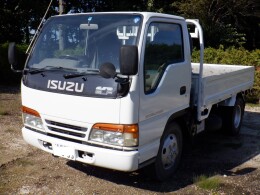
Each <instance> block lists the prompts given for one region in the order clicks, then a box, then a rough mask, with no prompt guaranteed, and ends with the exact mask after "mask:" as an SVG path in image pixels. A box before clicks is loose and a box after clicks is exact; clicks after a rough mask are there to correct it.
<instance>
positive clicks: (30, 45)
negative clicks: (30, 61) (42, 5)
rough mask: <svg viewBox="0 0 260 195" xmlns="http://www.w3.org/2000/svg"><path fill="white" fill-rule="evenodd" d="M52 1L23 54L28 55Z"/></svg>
mask: <svg viewBox="0 0 260 195" xmlns="http://www.w3.org/2000/svg"><path fill="white" fill-rule="evenodd" d="M52 1H53V0H51V1H50V3H49V5H48V7H47V10H46V12H45V14H44V16H43V18H42V20H41V22H40V24H39V26H38V28H37V30H36V32H35V34H34V36H33V38H32V40H31V43H30V44H29V46H28V48H27V50H26V52H25V54H28V52H29V50H30V48H31V47H32V44H33V42H34V40H35V38H36V36H37V34H38V33H39V31H40V28H41V25H42V23H43V21H44V20H45V17H46V15H47V13H48V11H49V9H50V7H51V4H52Z"/></svg>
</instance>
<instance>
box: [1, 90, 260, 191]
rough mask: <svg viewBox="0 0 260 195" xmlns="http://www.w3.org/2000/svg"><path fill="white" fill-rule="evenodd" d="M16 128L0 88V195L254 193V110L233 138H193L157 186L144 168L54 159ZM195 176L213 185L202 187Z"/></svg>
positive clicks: (15, 101)
mask: <svg viewBox="0 0 260 195" xmlns="http://www.w3.org/2000/svg"><path fill="white" fill-rule="evenodd" d="M21 127H22V121H21V113H20V94H19V89H18V88H15V89H13V88H3V87H2V88H1V87H0V194H93V195H99V194H221V195H222V194H223V195H224V194H260V107H253V108H252V107H247V108H246V112H245V116H244V121H243V127H242V130H241V135H240V136H238V137H227V136H225V135H222V134H220V133H204V134H202V135H200V136H198V137H197V139H196V140H195V141H194V143H193V145H192V147H190V149H189V150H187V151H185V153H184V155H183V159H182V162H181V166H180V168H179V170H178V171H177V173H176V174H175V175H174V176H173V177H172V178H171V179H169V180H168V181H166V182H162V183H159V182H157V181H154V180H153V179H152V178H151V177H150V176H149V168H145V169H143V170H140V171H137V172H133V173H123V172H118V171H113V170H107V169H103V168H98V167H92V166H89V165H84V164H81V163H78V162H74V161H68V160H65V159H62V158H55V157H53V156H52V155H50V154H48V153H45V152H43V151H40V150H38V149H36V148H33V147H31V146H29V145H28V144H26V143H25V142H24V141H23V139H22V135H21ZM199 175H205V176H207V177H209V178H218V181H219V186H218V187H217V188H215V189H208V190H206V189H202V188H201V187H199V186H198V185H197V183H195V182H194V178H195V177H196V176H199Z"/></svg>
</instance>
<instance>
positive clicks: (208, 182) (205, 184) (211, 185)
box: [193, 175, 222, 190]
mask: <svg viewBox="0 0 260 195" xmlns="http://www.w3.org/2000/svg"><path fill="white" fill-rule="evenodd" d="M193 181H194V183H195V184H196V185H197V186H199V187H200V188H201V189H204V190H216V189H217V188H219V187H220V184H221V183H222V182H221V180H220V178H217V177H207V176H205V175H200V176H196V177H195V178H194V179H193Z"/></svg>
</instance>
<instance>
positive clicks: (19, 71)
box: [11, 64, 23, 73]
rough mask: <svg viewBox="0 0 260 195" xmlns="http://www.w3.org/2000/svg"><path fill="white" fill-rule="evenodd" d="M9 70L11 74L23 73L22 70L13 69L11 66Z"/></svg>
mask: <svg viewBox="0 0 260 195" xmlns="http://www.w3.org/2000/svg"><path fill="white" fill-rule="evenodd" d="M11 70H12V71H13V72H15V73H22V72H23V70H16V69H14V67H13V65H12V64H11Z"/></svg>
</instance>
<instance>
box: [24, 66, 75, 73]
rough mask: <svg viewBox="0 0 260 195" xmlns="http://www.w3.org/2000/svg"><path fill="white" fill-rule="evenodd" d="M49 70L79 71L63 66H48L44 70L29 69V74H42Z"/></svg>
mask: <svg viewBox="0 0 260 195" xmlns="http://www.w3.org/2000/svg"><path fill="white" fill-rule="evenodd" d="M49 70H67V71H77V70H76V69H72V68H64V67H62V66H58V67H56V66H46V67H44V68H39V69H29V70H28V72H29V73H30V74H38V73H42V72H45V71H49Z"/></svg>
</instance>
